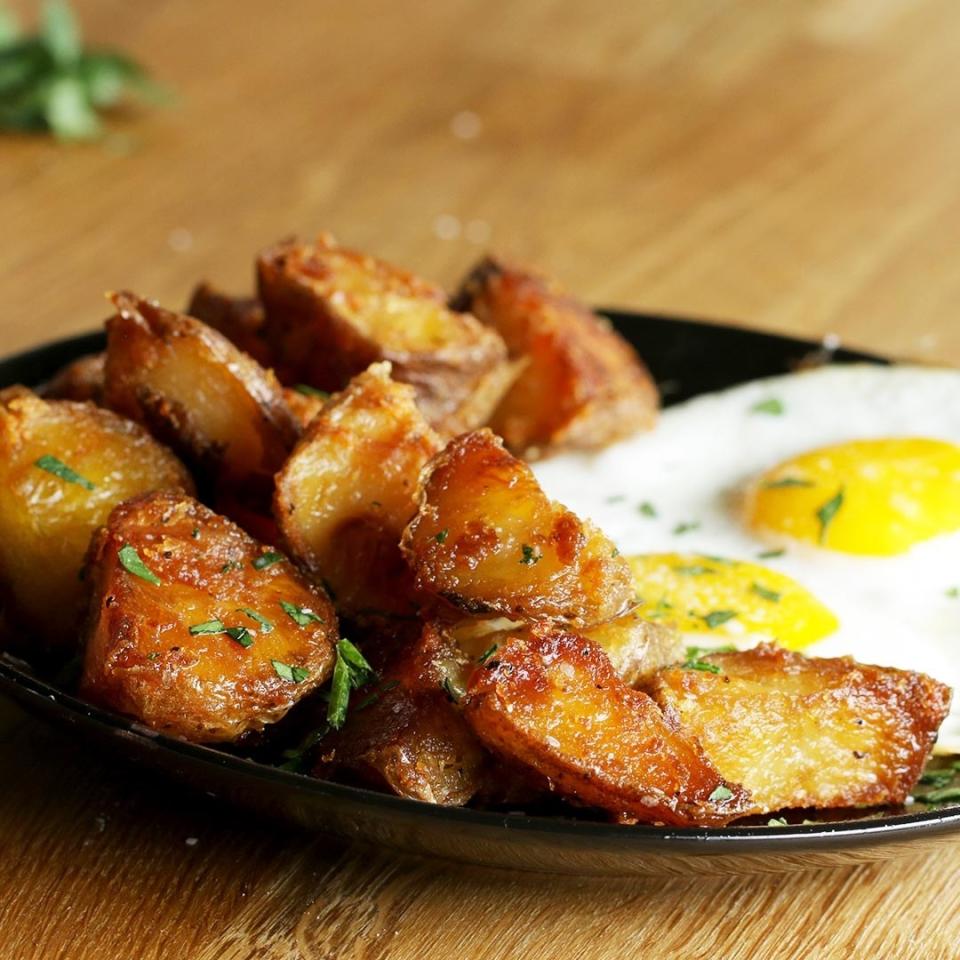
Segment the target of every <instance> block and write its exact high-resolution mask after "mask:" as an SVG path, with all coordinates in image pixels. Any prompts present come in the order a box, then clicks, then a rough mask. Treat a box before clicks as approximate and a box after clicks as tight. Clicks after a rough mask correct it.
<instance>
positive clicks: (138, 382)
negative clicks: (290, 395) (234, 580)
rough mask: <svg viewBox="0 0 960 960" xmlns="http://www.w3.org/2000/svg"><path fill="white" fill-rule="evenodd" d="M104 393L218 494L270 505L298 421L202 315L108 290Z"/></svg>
mask: <svg viewBox="0 0 960 960" xmlns="http://www.w3.org/2000/svg"><path fill="white" fill-rule="evenodd" d="M112 299H113V302H114V305H115V306H116V308H117V313H116V314H115V316H113V317H111V318H110V319H109V320H108V321H107V362H106V386H105V390H104V399H105V401H106V404H107V405H108V406H109V407H110V408H111V409H113V410H116V411H117V412H118V413H120V414H122V415H124V416H126V417H129V418H130V419H131V420H135V421H137V422H138V423H142V424H143V425H144V426H146V427H147V429H149V430H150V432H151V433H153V434H154V436H156V437H157V438H158V439H160V440H161V441H163V442H166V443H169V444H170V445H171V446H172V447H173V448H174V449H175V450H176V451H177V452H178V453H179V454H180V455H181V456H182V457H184V459H185V460H187V462H188V463H190V464H191V466H193V467H194V468H195V469H196V471H197V473H198V474H200V475H203V476H209V477H211V478H212V480H213V486H214V488H215V489H217V490H218V491H219V490H220V489H224V488H226V489H229V490H231V491H243V492H249V493H250V496H251V497H253V498H256V497H260V498H265V499H266V500H267V502H269V492H270V491H272V486H273V474H274V473H275V472H276V471H277V470H279V469H280V467H281V466H282V465H283V462H284V460H285V459H286V457H287V454H288V453H289V452H290V450H291V449H292V448H293V445H294V443H295V442H296V439H297V437H298V435H299V427H298V424H297V422H296V420H295V419H294V417H293V414H292V413H291V412H290V410H289V408H288V407H287V404H286V401H285V400H284V398H283V393H282V391H281V388H280V384H279V383H278V382H277V380H276V378H275V377H274V376H273V374H272V373H270V372H269V371H267V370H264V369H263V368H262V367H261V366H260V365H259V364H258V363H256V361H254V360H252V359H251V358H250V357H249V356H247V355H246V354H245V353H243V352H242V351H240V350H238V349H237V348H236V347H235V346H234V345H233V344H232V343H230V341H229V340H227V339H226V337H224V336H223V335H222V334H220V333H218V332H217V331H216V330H213V329H211V328H210V327H208V326H206V325H205V324H203V323H201V322H200V321H199V320H195V319H193V318H192V317H187V316H184V315H183V314H177V313H172V312H171V311H169V310H164V309H162V308H161V307H159V306H158V305H157V304H156V303H153V302H151V301H149V300H144V299H141V298H139V297H137V296H135V295H134V294H131V293H117V294H113V295H112Z"/></svg>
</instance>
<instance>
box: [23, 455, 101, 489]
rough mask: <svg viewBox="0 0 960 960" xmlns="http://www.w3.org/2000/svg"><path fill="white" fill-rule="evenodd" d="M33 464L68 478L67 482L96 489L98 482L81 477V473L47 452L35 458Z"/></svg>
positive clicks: (55, 474) (63, 478)
mask: <svg viewBox="0 0 960 960" xmlns="http://www.w3.org/2000/svg"><path fill="white" fill-rule="evenodd" d="M33 465H34V466H35V467H39V468H40V469H41V470H46V471H47V473H52V474H53V475H54V476H55V477H59V478H60V479H61V480H66V481H67V483H75V484H76V485H77V486H78V487H83V489H84V490H95V489H96V484H93V483H91V482H90V481H89V480H88V479H87V478H86V477H81V476H80V474H79V473H77V472H76V471H75V470H71V469H70V468H69V467H68V466H67V465H66V464H65V463H64V462H63V461H62V460H58V459H57V458H56V457H54V456H53V455H52V454H49V453H45V454H44V455H43V456H42V457H39V458H38V459H37V460H35V461H34V462H33Z"/></svg>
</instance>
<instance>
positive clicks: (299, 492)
mask: <svg viewBox="0 0 960 960" xmlns="http://www.w3.org/2000/svg"><path fill="white" fill-rule="evenodd" d="M256 274H257V288H258V289H257V296H256V297H255V298H237V297H231V296H227V295H225V294H223V293H221V292H219V291H218V290H216V289H215V288H213V287H211V286H209V285H207V284H203V285H201V286H200V287H198V288H197V290H196V291H195V293H194V294H193V297H192V299H191V301H190V303H189V305H188V306H187V311H186V313H177V312H173V311H170V310H167V309H164V308H163V307H161V306H159V305H158V304H157V303H156V302H154V301H151V300H146V299H143V298H141V297H139V296H137V295H136V294H133V293H129V292H120V293H114V294H111V295H110V301H111V302H112V306H113V313H112V316H110V318H109V319H108V320H107V321H106V329H107V347H106V350H105V352H104V353H103V354H100V355H97V356H89V357H84V358H82V359H80V360H77V361H76V362H74V363H72V364H71V365H70V366H68V367H67V368H66V369H64V370H62V371H61V372H60V373H58V374H57V375H56V376H55V377H54V378H53V379H52V380H51V381H49V382H48V383H47V384H45V385H44V386H43V387H40V388H38V389H36V390H30V389H27V388H26V387H20V386H17V387H11V388H8V389H6V390H4V391H2V392H0V475H2V476H0V489H2V491H3V493H2V496H0V587H2V601H3V617H4V624H3V630H4V641H3V642H4V647H5V648H6V649H7V650H9V651H11V652H12V653H13V654H15V655H17V656H20V657H22V658H24V659H26V660H28V661H29V662H31V663H33V664H35V665H36V666H37V668H38V669H48V670H53V669H59V670H61V671H62V670H64V669H65V665H69V664H70V663H71V662H75V663H76V671H77V673H76V675H77V680H76V684H77V687H76V689H77V690H78V691H79V694H80V696H82V697H84V698H86V699H87V700H89V701H90V702H92V703H95V704H98V705H100V706H102V707H105V708H108V709H111V710H114V711H117V712H119V713H122V714H125V715H127V716H129V717H132V718H135V719H136V720H138V721H140V722H142V723H144V724H146V725H148V726H150V727H152V728H154V729H156V730H158V731H161V732H163V733H165V734H168V735H170V736H174V737H181V738H183V739H186V740H191V741H195V742H200V743H207V744H211V743H216V744H221V745H224V746H225V747H226V748H229V749H233V750H240V751H245V752H247V753H251V754H254V755H256V756H260V757H269V758H271V760H272V762H275V763H280V764H283V765H284V766H286V767H287V768H289V769H292V770H297V771H299V772H302V773H306V774H310V775H313V776H317V777H323V778H330V779H336V780H341V781H346V782H353V783H361V784H365V785H370V786H375V787H378V788H380V789H384V790H388V791H391V792H393V793H396V794H398V795H400V796H403V797H408V798H413V799H417V800H421V801H425V802H429V803H438V804H448V805H464V804H475V805H481V806H486V807H499V808H507V809H526V810H537V809H540V810H543V809H548V810H552V811H561V812H563V811H566V812H567V813H570V812H571V811H573V810H574V808H576V810H577V812H578V815H583V816H586V815H593V816H605V817H608V818H611V819H614V820H617V821H620V822H624V823H637V822H642V823H659V824H668V825H679V826H684V825H701V826H718V825H723V824H727V823H729V822H731V821H734V820H737V819H739V818H742V817H750V816H754V817H755V816H757V815H760V814H769V813H771V812H774V811H780V810H784V809H788V808H790V809H811V808H813V809H816V808H819V809H825V808H834V807H863V806H876V805H888V804H900V803H902V802H903V801H904V800H905V799H906V798H907V796H908V794H909V792H910V790H911V789H912V787H913V785H914V784H915V783H916V780H917V778H918V776H919V775H920V773H921V771H922V768H923V765H924V763H925V761H926V759H927V757H928V755H929V752H930V749H931V747H932V744H933V742H934V740H935V737H936V732H937V729H938V727H939V725H940V723H941V722H942V720H943V718H944V716H945V714H946V711H947V708H948V703H949V696H950V692H949V690H948V689H947V688H946V687H944V686H943V685H942V684H939V683H937V682H936V681H934V680H932V679H930V678H928V677H925V676H923V675H920V674H914V673H910V672H907V671H900V670H893V669H883V668H879V667H872V666H863V665H860V664H857V663H855V662H853V661H851V660H848V659H839V660H817V659H807V658H804V657H802V656H800V655H798V654H795V653H789V652H786V651H784V650H781V649H778V648H775V647H771V646H762V647H758V648H756V649H753V650H748V651H741V652H729V653H717V654H714V655H711V656H707V657H702V658H699V659H698V661H697V664H695V665H694V666H696V667H697V668H696V669H691V668H690V667H691V665H690V664H689V663H688V662H685V654H684V649H683V647H682V645H681V642H680V639H679V636H678V634H677V633H676V631H675V630H673V629H672V628H671V627H670V626H669V624H665V623H664V622H663V621H657V622H651V621H648V620H644V619H643V618H642V617H640V616H639V615H638V614H637V612H636V611H635V609H634V603H635V586H634V581H633V577H632V575H631V571H630V568H629V566H628V564H627V563H626V561H625V559H624V558H622V557H620V556H619V554H618V552H617V549H616V547H615V546H614V544H613V543H612V542H611V541H610V540H609V539H608V538H607V536H606V535H605V534H604V533H603V532H602V531H601V530H598V529H597V528H596V527H594V526H593V525H592V524H591V523H590V522H588V521H587V520H585V519H582V518H580V517H578V516H576V515H574V514H573V513H572V512H571V511H569V510H568V509H566V508H565V507H563V506H562V505H561V504H558V503H555V502H552V501H551V500H550V499H549V498H548V497H547V496H546V495H545V494H544V492H543V491H542V490H541V488H540V486H539V485H538V483H537V480H536V478H535V477H534V474H533V473H532V471H531V470H530V468H529V466H528V465H527V462H526V461H528V460H530V459H533V458H536V457H542V456H547V455H549V454H551V453H553V452H554V451H557V450H563V449H583V448H599V447H602V446H604V445H606V444H609V443H611V442H613V441H615V440H617V439H619V438H621V437H623V436H626V435H628V434H630V433H632V432H634V431H638V430H644V429H648V428H650V427H651V426H652V425H653V424H654V422H655V420H656V415H657V406H658V397H657V390H656V387H655V385H654V383H653V381H652V379H651V377H650V376H649V374H648V372H647V370H646V368H645V367H644V365H643V363H642V362H641V360H640V359H639V358H638V357H637V355H636V354H635V353H634V351H633V349H632V348H631V347H630V346H629V345H628V344H627V343H626V342H625V341H624V340H623V339H622V338H621V337H620V336H619V335H618V334H617V333H616V332H615V331H614V330H613V329H612V328H611V327H610V325H609V324H608V323H607V322H606V321H605V320H604V319H603V318H601V317H599V316H597V315H596V314H594V313H593V312H591V311H590V310H589V309H587V308H586V307H584V306H583V305H582V304H580V303H578V302H577V301H576V300H575V299H573V298H572V297H570V296H569V294H567V293H566V292H564V291H563V290H562V289H561V288H559V287H558V286H557V285H555V284H554V283H553V282H551V281H549V280H547V279H545V278H544V277H541V276H539V275H537V274H536V273H533V272H530V271H528V270H525V269H521V268H518V267H516V266H513V265H511V264H509V263H504V262H501V261H499V260H496V259H487V260H485V261H483V262H482V263H481V264H480V265H479V266H478V267H476V269H474V270H473V271H472V272H471V273H470V274H469V276H468V277H467V278H466V279H465V281H464V282H463V285H462V287H461V289H460V290H459V291H458V292H457V293H456V294H455V295H454V296H452V297H449V296H448V295H447V293H446V292H445V291H443V290H442V289H440V288H439V287H437V286H435V285H433V284H431V283H428V282H426V281H424V280H422V279H420V278H419V277H417V276H415V275H413V274H411V273H408V272H406V271H405V270H401V269H399V268H397V267H394V266H392V265H390V264H388V263H385V262H383V261H381V260H379V259H376V258H374V257H372V256H368V255H366V254H362V253H357V252H354V251H351V250H347V249H345V248H343V247H341V246H339V245H338V244H337V243H336V242H335V241H334V240H333V239H332V238H330V237H328V236H322V237H320V238H319V239H318V240H317V241H316V242H315V243H312V244H311V243H303V242H299V241H295V240H290V241H285V242H283V243H280V244H277V245H276V246H273V247H270V248H268V249H267V250H265V251H264V252H263V253H261V254H260V256H259V257H258V259H257V263H256ZM704 663H707V664H709V669H703V666H702V665H703V664H704Z"/></svg>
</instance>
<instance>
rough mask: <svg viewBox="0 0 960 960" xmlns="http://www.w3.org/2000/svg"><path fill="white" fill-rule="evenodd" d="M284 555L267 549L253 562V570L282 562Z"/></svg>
mask: <svg viewBox="0 0 960 960" xmlns="http://www.w3.org/2000/svg"><path fill="white" fill-rule="evenodd" d="M285 559H286V557H284V555H283V554H282V553H275V552H274V551H273V550H268V551H267V552H266V553H261V554H260V556H259V557H257V558H256V559H255V560H254V561H253V563H252V566H253V569H254V570H264V569H266V568H267V567H272V566H273V565H274V564H275V563H282V562H283V561H284V560H285Z"/></svg>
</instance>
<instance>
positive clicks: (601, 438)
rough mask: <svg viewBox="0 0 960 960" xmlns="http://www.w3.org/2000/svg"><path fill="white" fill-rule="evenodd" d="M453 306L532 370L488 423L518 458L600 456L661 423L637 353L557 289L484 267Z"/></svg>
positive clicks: (516, 272) (489, 262) (506, 269)
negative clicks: (561, 452)
mask: <svg viewBox="0 0 960 960" xmlns="http://www.w3.org/2000/svg"><path fill="white" fill-rule="evenodd" d="M453 303H454V305H455V306H456V308H457V309H461V310H469V311H471V312H473V313H474V314H475V315H476V316H477V317H478V318H479V319H481V320H482V321H484V322H485V323H488V324H490V325H491V326H492V327H494V328H495V329H496V330H497V331H498V332H499V333H500V335H501V336H502V337H503V338H504V340H505V341H506V343H507V347H508V349H509V351H510V356H511V357H514V358H520V359H521V360H522V361H523V362H524V363H525V364H526V369H525V370H524V371H523V373H522V375H521V376H519V377H518V378H517V379H516V381H515V382H514V384H513V386H512V387H511V389H510V390H509V392H508V393H507V394H506V396H505V397H504V398H503V401H502V402H501V403H500V405H499V406H498V407H497V409H496V411H495V413H494V414H493V417H492V419H491V421H490V426H491V428H492V429H493V430H494V432H495V433H498V434H499V435H500V436H502V437H503V438H504V440H505V441H506V443H507V446H508V447H510V449H511V450H513V451H514V452H516V453H520V454H522V455H524V456H525V457H527V458H531V457H535V456H542V455H544V454H546V453H550V452H552V451H555V450H558V449H561V448H578V449H579V448H583V449H595V448H598V447H603V446H606V445H607V444H609V443H612V442H613V441H614V440H618V439H620V438H621V437H624V436H627V435H629V434H631V433H634V432H636V431H638V430H647V429H649V428H650V427H652V426H653V424H654V423H655V421H656V416H657V406H658V402H659V398H658V394H657V388H656V385H655V384H654V382H653V380H652V379H651V377H650V374H649V373H648V371H647V369H646V367H645V366H644V365H643V363H642V362H641V360H640V358H639V357H638V356H637V355H636V353H635V352H634V350H633V348H632V347H631V346H630V344H628V343H627V342H626V340H624V339H623V338H622V337H621V336H620V335H619V334H618V333H617V332H616V331H615V330H614V329H613V328H612V327H611V326H610V324H609V322H608V321H607V320H606V319H604V318H602V317H599V316H597V314H595V313H593V312H592V311H590V310H588V309H587V308H586V307H585V306H584V305H583V304H581V303H579V302H578V301H576V300H574V299H573V298H572V297H570V296H569V295H568V294H566V293H565V292H563V291H562V290H561V289H560V288H559V287H557V286H556V285H555V284H553V283H551V282H549V281H548V280H546V279H544V278H543V277H541V276H538V275H537V274H534V273H530V272H527V271H525V270H521V269H519V268H517V267H514V266H510V265H507V264H504V263H502V262H501V261H499V260H495V259H486V260H484V261H483V262H482V263H480V264H479V266H477V267H476V268H475V269H474V270H473V272H472V273H471V274H470V275H469V276H468V277H467V279H466V280H465V281H464V283H463V286H462V288H461V291H460V293H459V294H458V295H457V296H456V297H455V298H454V301H453Z"/></svg>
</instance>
